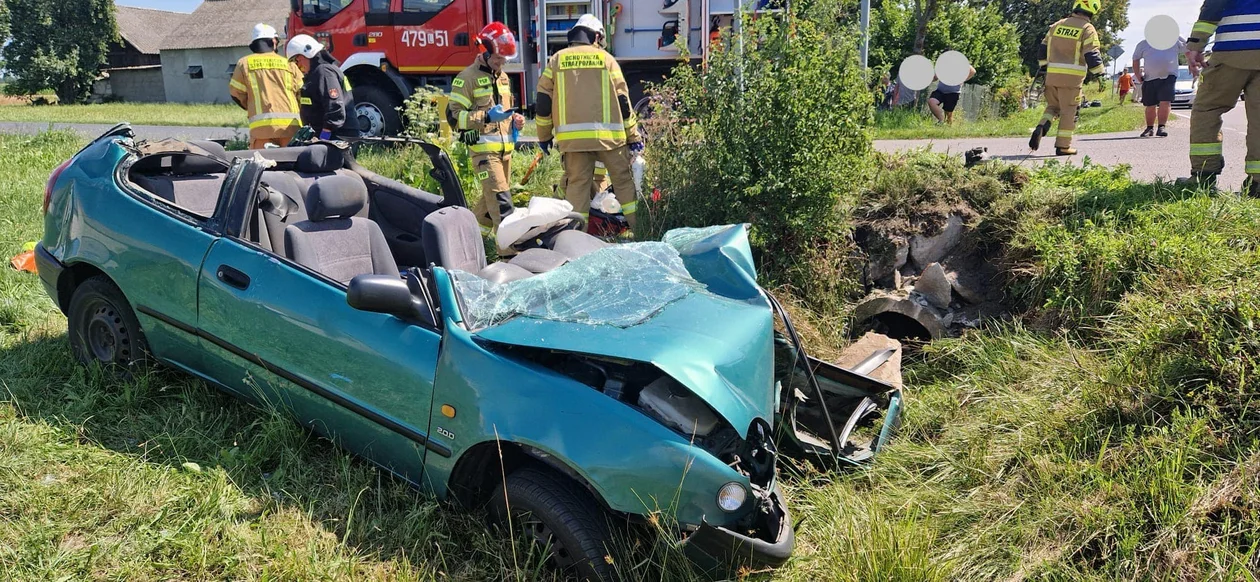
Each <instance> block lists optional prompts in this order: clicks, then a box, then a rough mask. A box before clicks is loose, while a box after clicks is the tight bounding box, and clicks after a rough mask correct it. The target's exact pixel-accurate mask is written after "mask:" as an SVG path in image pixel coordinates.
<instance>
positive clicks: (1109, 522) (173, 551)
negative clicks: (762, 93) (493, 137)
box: [0, 134, 1260, 581]
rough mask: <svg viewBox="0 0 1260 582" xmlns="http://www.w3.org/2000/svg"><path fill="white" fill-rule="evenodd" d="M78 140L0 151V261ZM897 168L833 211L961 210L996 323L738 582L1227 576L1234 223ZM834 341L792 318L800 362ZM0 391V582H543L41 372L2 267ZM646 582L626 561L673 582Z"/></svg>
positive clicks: (1111, 189)
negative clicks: (993, 264) (978, 239)
mask: <svg viewBox="0 0 1260 582" xmlns="http://www.w3.org/2000/svg"><path fill="white" fill-rule="evenodd" d="M80 143H81V142H79V141H78V140H77V138H74V137H72V136H69V135H66V134H44V135H40V136H35V137H16V136H0V160H3V161H4V162H5V166H6V167H7V168H9V169H10V170H9V172H10V173H9V179H8V180H6V181H5V182H4V183H3V184H0V200H2V202H0V221H2V223H3V224H4V228H3V229H0V232H2V233H3V235H0V250H2V251H5V252H7V253H8V255H6V256H11V255H13V254H16V253H17V252H18V251H19V250H20V247H21V245H22V243H24V242H26V241H30V240H35V239H37V238H38V237H39V236H40V232H41V229H42V219H41V216H40V211H39V203H40V197H41V195H42V186H43V182H44V180H45V179H46V177H47V174H48V172H49V171H50V170H51V169H52V168H53V167H55V166H56V165H57V164H58V163H59V162H60V161H61V160H63V159H64V158H65V157H67V156H69V155H71V154H72V153H73V152H74V151H75V150H76V149H77V147H78V146H79V145H80ZM372 155H373V156H379V157H376V158H372V157H369V156H365V160H364V161H365V163H366V164H367V165H368V166H369V167H373V168H375V169H377V170H379V171H382V172H383V173H386V174H388V175H393V176H395V177H405V174H404V172H405V171H407V169H408V168H411V167H412V164H410V163H407V162H405V160H404V161H398V160H395V161H394V162H393V163H394V164H395V165H393V166H390V165H389V164H387V162H389V161H390V158H389V156H388V155H387V154H386V153H384V152H377V153H374V154H372ZM914 156H915V157H912V158H903V157H890V158H886V159H883V160H881V163H882V164H883V167H885V168H886V169H887V171H886V172H884V173H883V174H884V176H883V177H881V178H878V179H880V180H884V181H883V182H873V183H872V184H871V185H869V187H867V188H866V189H865V190H864V192H865V193H864V194H863V195H862V199H861V200H860V201H858V202H857V203H856V204H855V207H856V208H857V210H856V211H855V215H857V216H865V217H867V218H872V217H875V216H879V217H883V218H886V219H887V218H889V217H899V216H915V214H914V212H913V209H915V208H917V207H919V206H923V205H928V206H933V207H935V206H940V207H951V206H952V205H956V204H959V203H966V204H968V205H969V206H970V207H971V208H972V209H974V210H975V211H976V214H977V216H976V218H975V223H974V224H975V226H976V228H977V231H978V232H980V233H982V234H983V236H984V237H985V238H986V241H987V242H988V244H990V245H991V249H992V252H993V253H994V254H995V256H999V257H1000V258H1001V260H1002V262H1003V264H1004V265H1005V268H1006V272H1007V273H1008V274H1009V278H1010V280H1009V284H1008V286H1007V287H1008V292H1009V297H1008V298H1009V300H1010V302H1011V304H1012V305H1014V306H1017V307H1018V308H1019V312H1020V313H1021V315H1020V316H1019V317H1018V318H1017V319H1016V320H1015V321H1013V322H1009V323H1006V324H1002V325H996V324H995V325H991V326H988V327H986V328H984V329H981V330H977V331H974V332H971V333H969V334H968V335H967V336H965V337H962V338H958V339H953V340H948V341H942V342H938V343H934V344H932V345H930V346H928V347H927V349H926V350H925V351H924V353H923V354H922V355H921V356H920V357H919V358H918V359H916V360H915V361H913V362H911V363H910V365H909V366H908V367H907V369H906V385H907V386H908V394H909V403H908V409H907V412H906V417H905V425H904V428H903V430H902V432H901V433H900V435H899V436H898V437H897V438H896V440H895V441H894V442H893V443H892V445H891V446H890V447H889V448H888V449H887V450H886V452H885V453H884V455H883V456H882V457H881V458H879V459H878V460H877V462H876V463H875V464H874V465H872V466H871V467H869V468H868V469H865V470H862V471H855V472H850V473H845V474H841V475H834V474H823V473H816V472H806V473H804V474H798V475H792V476H789V477H787V478H786V479H785V489H786V493H787V495H788V497H789V499H790V502H791V506H792V509H793V512H794V516H795V517H796V519H798V520H801V525H800V528H799V530H798V531H799V535H798V547H797V551H796V554H795V556H794V558H793V560H792V561H791V562H790V563H789V564H788V566H787V567H785V568H784V569H782V570H780V571H778V572H774V573H762V574H754V575H752V579H758V580H760V579H776V580H792V581H806V580H811V581H812V580H840V581H847V580H854V581H857V580H872V579H874V580H914V581H924V580H929V581H930V580H994V579H1008V580H1016V579H1032V578H1038V579H1051V580H1081V579H1084V580H1117V579H1120V580H1139V579H1150V578H1155V579H1229V580H1246V579H1254V576H1253V574H1251V573H1252V572H1255V571H1257V569H1260V560H1258V558H1257V554H1256V548H1257V547H1260V529H1258V527H1260V526H1257V524H1258V523H1260V519H1258V518H1260V452H1258V451H1260V448H1258V447H1257V441H1256V437H1257V429H1256V427H1257V426H1260V423H1258V422H1257V421H1260V418H1258V415H1257V408H1256V406H1255V404H1254V400H1255V398H1254V396H1255V393H1256V390H1255V388H1254V386H1253V381H1252V380H1251V379H1252V377H1254V376H1255V373H1256V371H1257V367H1260V366H1258V364H1260V340H1257V339H1256V337H1257V336H1256V333H1255V331H1254V330H1255V326H1256V320H1257V318H1260V293H1258V292H1257V291H1256V290H1255V289H1254V288H1253V287H1254V285H1252V284H1251V282H1253V281H1254V280H1255V278H1256V276H1257V274H1260V255H1258V254H1257V252H1256V242H1255V241H1256V240H1258V238H1257V235H1260V203H1256V202H1253V201H1245V200H1239V199H1237V198H1235V197H1233V196H1232V195H1222V196H1220V197H1209V196H1207V195H1205V194H1202V193H1195V192H1182V191H1178V190H1174V189H1172V188H1169V187H1166V186H1162V185H1150V184H1137V183H1133V182H1132V181H1131V180H1129V178H1128V177H1127V176H1126V175H1125V174H1124V173H1123V172H1122V171H1112V170H1108V169H1104V168H1098V167H1086V168H1083V169H1081V168H1071V167H1065V166H1060V165H1054V164H1052V165H1049V166H1047V167H1045V168H1040V169H1037V170H1035V171H1034V172H1032V173H1031V174H1026V175H1020V176H1019V177H1017V178H1015V177H1012V176H1010V175H1007V174H1006V173H1005V170H1003V169H1002V168H994V169H990V170H985V171H983V172H969V171H966V170H963V169H962V168H961V166H960V164H959V163H958V162H957V161H956V160H951V159H949V158H946V157H944V156H938V155H933V154H914ZM417 180H419V178H417ZM995 181H996V182H995ZM875 209H880V212H879V213H876V212H875ZM794 303H799V302H794ZM843 316H844V314H843V312H835V313H808V312H806V313H802V315H801V317H799V318H798V319H800V320H801V323H802V324H803V325H805V326H806V327H807V328H808V329H806V330H804V331H805V332H806V337H807V338H808V339H809V341H810V342H811V343H813V344H815V345H816V346H817V348H818V349H817V351H819V352H820V353H824V354H825V353H833V352H834V350H835V349H836V348H837V347H838V344H839V342H840V341H841V340H840V337H839V334H840V332H841V330H842V328H843V325H842V322H843ZM0 378H3V390H2V391H0V491H3V492H4V493H3V494H0V578H3V579H13V580H37V579H39V580H42V579H89V578H108V579H128V580H171V579H177V580H178V579H186V580H202V579H247V580H261V579H330V580H360V579H369V580H386V579H448V578H449V579H454V580H488V579H496V580H497V579H506V580H534V579H548V578H549V577H550V575H549V574H548V573H547V572H545V571H544V570H542V569H540V568H539V566H538V558H537V556H530V555H528V553H527V550H526V549H525V548H524V547H523V546H522V545H521V544H515V543H513V540H512V539H511V538H510V537H508V536H506V535H505V534H499V533H494V532H491V531H489V530H487V529H486V528H485V526H484V516H482V515H480V514H476V513H472V514H468V513H459V512H455V511H450V510H448V509H447V508H444V507H441V506H440V505H439V504H437V503H435V502H433V501H432V500H429V499H427V498H425V497H423V496H422V495H420V494H418V493H417V492H416V491H415V490H413V489H411V488H409V487H407V486H405V485H402V484H399V483H397V482H396V481H394V480H393V479H391V478H388V477H386V476H384V475H382V474H381V473H379V472H378V471H376V470H375V469H374V468H372V467H370V466H368V465H367V464H366V463H363V462H361V461H358V460H356V459H354V458H352V457H350V456H349V455H347V454H346V453H343V452H341V451H339V450H338V449H336V448H334V447H333V446H331V445H330V444H329V443H327V442H325V441H322V440H319V439H317V438H314V437H312V436H310V435H309V434H308V433H305V432H304V431H302V430H300V429H299V428H297V427H296V426H295V425H293V424H292V423H290V422H289V421H288V420H286V419H284V418H282V417H280V416H279V415H276V414H273V413H270V412H268V411H265V410H259V409H257V408H254V407H252V406H249V405H246V404H242V403H240V402H238V401H236V400H234V399H232V398H229V397H227V396H223V395H221V394H220V393H218V392H217V391H215V390H214V389H212V388H211V387H209V386H207V385H206V384H204V383H202V382H200V381H197V380H193V379H190V378H188V377H186V376H182V375H179V374H175V373H173V372H169V371H163V370H157V371H155V372H153V373H151V374H149V375H146V376H143V377H141V378H138V379H136V380H134V381H129V382H121V381H118V380H114V379H111V378H109V377H107V376H104V375H102V374H100V373H98V372H97V371H94V370H88V369H84V368H81V367H78V366H75V365H73V364H71V357H70V354H69V352H68V350H67V348H66V342H65V320H64V318H63V317H62V316H61V315H60V313H58V312H57V311H56V309H55V307H54V306H53V305H52V304H51V302H49V301H48V299H47V298H46V297H44V295H43V291H42V289H41V287H40V285H39V282H38V280H37V278H36V277H35V276H33V275H29V274H25V273H20V272H17V271H14V270H12V269H7V268H6V269H3V270H0ZM675 558H676V557H675V556H673V555H672V554H669V553H667V552H666V553H654V554H652V555H651V556H650V557H649V558H648V561H649V562H654V563H656V564H658V565H659V564H662V563H664V564H665V571H666V572H667V574H666V575H664V576H663V577H664V578H665V579H669V580H677V579H686V578H687V576H686V574H684V573H683V572H682V571H681V569H680V568H678V564H677V562H676V561H675ZM625 568H626V570H627V572H628V573H629V574H630V575H631V576H635V575H636V574H638V577H641V576H642V575H643V574H642V573H643V572H646V571H650V570H643V569H641V568H642V565H641V564H632V565H626V566H625Z"/></svg>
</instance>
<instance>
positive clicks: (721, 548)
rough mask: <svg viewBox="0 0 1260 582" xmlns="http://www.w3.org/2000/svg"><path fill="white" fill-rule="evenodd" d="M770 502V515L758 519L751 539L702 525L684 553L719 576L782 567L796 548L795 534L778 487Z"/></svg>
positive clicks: (726, 530) (729, 531)
mask: <svg viewBox="0 0 1260 582" xmlns="http://www.w3.org/2000/svg"><path fill="white" fill-rule="evenodd" d="M770 503H771V510H770V512H768V513H762V515H761V516H760V517H759V519H758V523H757V524H756V534H754V535H753V536H747V535H744V534H741V533H739V532H736V531H733V530H730V529H727V528H725V527H720V526H713V525H709V524H708V523H707V522H702V523H701V524H700V528H699V529H697V530H696V531H695V532H693V533H692V534H691V535H690V536H689V537H688V538H687V539H686V540H685V541H683V546H682V547H683V552H684V553H685V554H686V555H687V557H688V558H689V559H690V560H691V561H692V562H693V563H694V564H695V565H696V566H697V567H699V568H700V569H701V570H703V571H705V572H706V573H708V574H710V575H715V576H719V577H727V576H730V575H733V573H734V572H736V571H737V570H739V569H740V568H741V567H748V568H749V569H751V570H762V569H765V568H776V567H778V566H782V565H783V564H784V562H787V560H788V558H789V557H790V556H791V555H792V549H793V548H794V547H795V546H796V534H795V532H794V531H792V518H791V516H790V515H789V514H788V510H787V504H786V503H785V502H784V501H783V494H782V492H780V491H779V487H778V486H777V485H776V486H775V488H774V489H773V490H772V491H771V492H770Z"/></svg>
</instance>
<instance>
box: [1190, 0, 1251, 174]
mask: <svg viewBox="0 0 1260 582" xmlns="http://www.w3.org/2000/svg"><path fill="white" fill-rule="evenodd" d="M1213 34H1215V35H1216V44H1214V45H1213V47H1212V54H1211V57H1210V58H1208V59H1206V60H1205V59H1204V56H1203V51H1204V49H1205V48H1206V46H1207V43H1208V39H1209V38H1211V37H1212V35H1213ZM1186 60H1187V61H1189V66H1190V72H1191V73H1193V74H1195V75H1198V74H1200V73H1199V72H1200V71H1202V75H1203V78H1202V79H1201V80H1200V82H1199V90H1198V93H1197V94H1196V95H1195V98H1194V108H1193V109H1192V110H1191V112H1190V172H1191V179H1192V180H1194V181H1195V182H1197V183H1199V184H1201V185H1204V186H1207V187H1209V188H1215V186H1216V177H1217V176H1218V175H1219V174H1220V173H1221V170H1223V169H1224V168H1225V157H1224V155H1223V152H1222V150H1221V115H1224V114H1225V113H1226V112H1227V111H1229V110H1231V109H1233V108H1234V105H1235V104H1237V103H1238V96H1239V94H1240V93H1241V94H1242V95H1243V100H1244V102H1245V103H1246V107H1247V162H1246V171H1247V184H1246V185H1245V186H1244V188H1243V191H1244V192H1245V193H1247V194H1248V195H1250V196H1253V197H1260V1H1257V0H1207V1H1206V2H1204V3H1203V8H1202V9H1201V10H1200V12H1199V21H1198V22H1197V23H1195V25H1194V28H1193V29H1191V32H1190V38H1189V40H1188V41H1187V42H1186Z"/></svg>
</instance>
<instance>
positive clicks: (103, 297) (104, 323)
mask: <svg viewBox="0 0 1260 582" xmlns="http://www.w3.org/2000/svg"><path fill="white" fill-rule="evenodd" d="M66 321H67V328H68V329H67V335H68V336H69V339H70V349H71V350H72V351H73V352H74V356H75V358H77V359H78V360H79V362H80V363H82V364H84V365H90V364H92V363H94V362H95V363H99V364H100V365H102V366H104V367H106V368H108V369H110V370H112V371H114V372H117V373H119V374H120V375H123V376H130V375H131V374H132V373H134V372H136V371H138V370H141V369H143V368H144V367H145V366H147V365H148V364H149V363H150V361H151V359H152V358H151V356H150V354H149V344H148V342H147V341H146V340H145V338H144V332H143V331H142V330H141V329H140V322H139V321H138V320H137V319H136V314H135V313H134V312H133V311H132V310H131V305H130V304H129V303H128V302H127V298H126V297H125V296H124V295H123V293H122V291H121V290H120V289H118V287H117V286H116V285H114V283H113V282H112V281H110V280H109V279H107V278H105V277H102V276H97V277H92V278H91V279H88V280H87V281H84V282H83V283H82V284H80V285H79V286H78V287H77V288H76V289H75V290H74V295H72V296H71V298H70V309H69V310H68V314H67V316H66Z"/></svg>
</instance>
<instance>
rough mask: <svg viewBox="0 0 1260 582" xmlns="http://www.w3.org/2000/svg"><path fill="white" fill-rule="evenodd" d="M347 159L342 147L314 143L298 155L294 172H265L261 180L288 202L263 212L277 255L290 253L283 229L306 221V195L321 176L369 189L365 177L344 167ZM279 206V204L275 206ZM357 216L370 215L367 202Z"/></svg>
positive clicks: (268, 235)
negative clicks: (341, 177) (350, 181)
mask: <svg viewBox="0 0 1260 582" xmlns="http://www.w3.org/2000/svg"><path fill="white" fill-rule="evenodd" d="M345 165H346V161H345V157H344V156H343V155H342V153H341V150H339V149H337V148H334V147H332V146H329V145H327V144H315V145H312V146H310V147H307V148H306V149H305V150H304V151H302V153H301V154H299V155H298V158H297V161H296V162H295V163H294V169H293V171H267V172H264V173H263V177H262V183H263V185H265V186H268V187H270V188H271V189H273V190H275V191H276V192H278V193H280V194H282V195H283V196H284V198H285V199H287V203H286V204H285V207H284V208H272V209H270V210H264V211H263V221H264V224H266V231H267V238H268V239H269V240H270V241H271V249H272V251H273V252H275V253H276V254H277V255H280V256H287V254H288V247H287V245H286V243H285V240H284V230H285V228H287V227H288V226H289V225H292V224H296V223H299V222H303V221H305V220H307V218H308V216H309V215H308V213H307V198H308V196H309V195H310V193H311V187H312V186H314V185H315V184H316V183H317V182H319V181H320V180H322V179H326V178H329V177H331V176H345V177H346V178H343V179H352V180H354V181H357V182H358V183H359V184H361V185H363V187H364V189H365V190H366V189H367V185H366V183H364V181H363V178H362V177H361V176H359V175H358V174H357V173H355V172H353V171H351V170H347V169H345ZM272 206H276V205H272ZM355 216H357V217H359V218H367V217H368V205H367V203H366V202H365V203H364V205H363V208H361V209H360V210H359V211H358V212H357V213H356V214H355Z"/></svg>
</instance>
